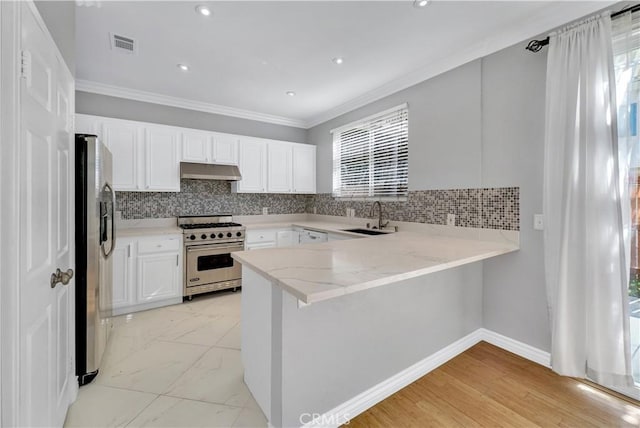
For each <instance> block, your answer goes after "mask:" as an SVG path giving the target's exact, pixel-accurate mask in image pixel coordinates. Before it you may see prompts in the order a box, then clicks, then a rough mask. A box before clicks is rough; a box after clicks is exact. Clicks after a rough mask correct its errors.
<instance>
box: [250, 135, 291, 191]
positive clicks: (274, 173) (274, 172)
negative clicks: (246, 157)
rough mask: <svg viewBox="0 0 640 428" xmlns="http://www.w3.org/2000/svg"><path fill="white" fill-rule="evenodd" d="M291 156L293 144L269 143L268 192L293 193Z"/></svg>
mask: <svg viewBox="0 0 640 428" xmlns="http://www.w3.org/2000/svg"><path fill="white" fill-rule="evenodd" d="M291 156H292V147H291V144H289V143H282V142H279V141H269V142H268V143H267V191H268V192H269V193H291V191H292V190H293V187H292V176H291ZM240 172H241V173H242V171H240Z"/></svg>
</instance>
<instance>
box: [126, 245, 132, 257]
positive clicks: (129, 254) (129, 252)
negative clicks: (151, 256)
mask: <svg viewBox="0 0 640 428" xmlns="http://www.w3.org/2000/svg"><path fill="white" fill-rule="evenodd" d="M127 257H128V258H131V244H129V245H127Z"/></svg>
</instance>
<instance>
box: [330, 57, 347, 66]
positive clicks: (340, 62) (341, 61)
mask: <svg viewBox="0 0 640 428" xmlns="http://www.w3.org/2000/svg"><path fill="white" fill-rule="evenodd" d="M331 61H333V62H334V63H336V64H338V65H340V64H342V63H343V62H344V59H343V58H340V57H337V58H334V59H332V60H331Z"/></svg>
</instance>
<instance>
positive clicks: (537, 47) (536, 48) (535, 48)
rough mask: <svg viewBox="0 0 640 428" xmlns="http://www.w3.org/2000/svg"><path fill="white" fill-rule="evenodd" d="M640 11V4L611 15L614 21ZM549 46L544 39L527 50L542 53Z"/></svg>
mask: <svg viewBox="0 0 640 428" xmlns="http://www.w3.org/2000/svg"><path fill="white" fill-rule="evenodd" d="M639 10H640V4H637V5H635V6H631V7H628V8H626V9H622V10H621V11H619V12H616V13H612V14H611V18H612V19H613V18H615V17H616V16H619V15H622V14H624V13H627V12H637V11H639ZM548 44H549V37H547V38H546V39H542V40H531V41H530V42H529V43H528V44H527V47H526V48H525V49H526V50H528V51H531V52H540V50H542V48H543V47H545V46H547V45H548Z"/></svg>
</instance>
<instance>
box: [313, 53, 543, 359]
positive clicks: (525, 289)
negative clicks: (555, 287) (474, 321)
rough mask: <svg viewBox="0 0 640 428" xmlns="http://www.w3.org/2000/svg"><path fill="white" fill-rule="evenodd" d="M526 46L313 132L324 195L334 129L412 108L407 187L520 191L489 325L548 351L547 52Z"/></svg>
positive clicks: (496, 267) (489, 294)
mask: <svg viewBox="0 0 640 428" xmlns="http://www.w3.org/2000/svg"><path fill="white" fill-rule="evenodd" d="M524 46H525V43H520V44H518V45H515V46H512V47H510V48H507V49H504V50H502V51H500V52H497V53H495V54H493V55H490V56H488V57H485V58H483V59H481V60H477V61H473V62H471V63H469V64H466V65H463V66H461V67H459V68H457V69H455V70H452V71H449V72H447V73H444V74H442V75H440V76H437V77H434V78H432V79H430V80H428V81H425V82H422V83H420V84H418V85H415V86H413V87H411V88H408V89H406V90H403V91H400V92H397V93H395V94H393V95H390V96H389V97H386V98H384V99H382V100H379V101H376V102H374V103H372V104H369V105H367V106H365V107H362V108H360V109H357V110H355V111H353V112H349V113H347V114H345V115H343V116H340V117H338V118H335V119H333V120H331V121H329V122H327V123H324V124H321V125H318V126H316V127H314V128H312V129H310V130H309V131H308V136H307V141H308V142H310V143H312V144H316V145H317V147H318V148H317V153H318V158H317V170H318V192H330V191H331V180H332V176H331V174H332V140H331V135H330V134H329V130H330V129H332V128H336V127H338V126H340V125H343V124H346V123H349V122H351V121H354V120H357V119H359V118H362V117H364V116H367V115H370V114H373V113H375V112H377V111H381V110H383V109H385V108H389V107H392V106H394V105H397V104H400V103H402V102H405V101H406V102H408V103H409V159H410V160H409V188H410V189H412V190H421V189H450V188H460V187H465V186H468V187H504V186H519V187H520V206H521V207H520V219H521V224H520V243H521V244H520V248H521V249H520V251H519V252H517V253H514V254H509V255H505V256H500V257H498V258H495V259H492V260H488V261H485V262H484V270H483V287H484V290H483V325H484V326H485V327H486V328H488V329H490V330H493V331H495V332H498V333H501V334H504V335H506V336H508V337H511V338H513V339H516V340H519V341H522V342H524V343H527V344H529V345H532V346H535V347H537V348H540V349H542V350H546V351H548V350H549V349H550V333H549V325H548V319H547V305H546V291H545V286H544V265H543V259H542V257H543V253H542V233H540V232H538V231H534V230H533V227H532V224H531V223H532V216H533V214H534V213H540V212H542V169H543V162H542V160H543V157H542V154H543V141H544V90H545V67H546V58H545V54H543V53H538V54H532V53H529V52H527V51H525V50H524Z"/></svg>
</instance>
